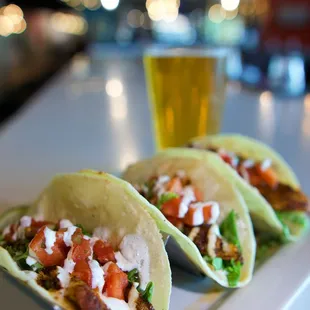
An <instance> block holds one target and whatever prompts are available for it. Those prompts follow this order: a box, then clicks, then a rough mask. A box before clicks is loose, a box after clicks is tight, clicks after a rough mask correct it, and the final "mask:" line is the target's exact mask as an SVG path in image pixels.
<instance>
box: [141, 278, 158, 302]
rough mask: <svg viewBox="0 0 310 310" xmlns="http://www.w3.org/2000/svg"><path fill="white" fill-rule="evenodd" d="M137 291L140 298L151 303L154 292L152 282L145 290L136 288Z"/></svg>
mask: <svg viewBox="0 0 310 310" xmlns="http://www.w3.org/2000/svg"><path fill="white" fill-rule="evenodd" d="M138 291H139V292H140V294H141V297H142V298H143V299H144V300H146V301H148V302H152V297H153V292H154V283H153V282H149V283H148V284H147V286H146V288H145V290H144V291H143V290H141V289H139V288H138Z"/></svg>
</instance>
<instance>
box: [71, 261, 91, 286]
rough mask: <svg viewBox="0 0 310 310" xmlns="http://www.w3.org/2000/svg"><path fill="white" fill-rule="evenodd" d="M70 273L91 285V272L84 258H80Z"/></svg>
mask: <svg viewBox="0 0 310 310" xmlns="http://www.w3.org/2000/svg"><path fill="white" fill-rule="evenodd" d="M72 275H73V276H74V277H76V278H78V279H80V280H82V281H84V282H85V283H86V284H87V285H88V286H90V287H91V283H92V272H91V269H90V267H89V264H88V263H87V261H86V260H80V261H78V262H77V263H76V264H75V266H74V270H73V273H72Z"/></svg>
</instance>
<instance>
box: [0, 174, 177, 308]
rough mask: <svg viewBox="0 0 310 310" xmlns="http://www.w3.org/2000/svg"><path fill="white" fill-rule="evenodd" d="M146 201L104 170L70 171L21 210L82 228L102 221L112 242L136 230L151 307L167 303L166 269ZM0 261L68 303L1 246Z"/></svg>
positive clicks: (35, 287)
mask: <svg viewBox="0 0 310 310" xmlns="http://www.w3.org/2000/svg"><path fill="white" fill-rule="evenodd" d="M148 207H149V203H148V202H147V201H146V200H145V199H144V198H143V197H141V196H140V195H139V193H138V192H137V191H136V190H135V189H134V188H133V187H132V186H131V185H130V184H129V183H127V182H125V181H123V180H120V179H118V178H116V177H113V176H111V175H109V174H107V173H100V175H98V176H96V175H90V174H86V173H75V174H67V175H59V176H56V177H55V178H54V179H53V180H52V182H51V183H50V184H49V186H48V187H47V188H46V189H45V190H44V191H43V192H42V194H41V195H40V197H39V198H38V200H37V201H36V202H35V203H34V204H33V205H32V206H31V207H30V209H29V212H27V214H29V215H41V216H43V218H44V219H48V220H49V221H52V222H57V221H58V220H60V219H64V218H65V219H69V220H70V221H71V222H73V223H74V224H81V225H83V227H84V228H85V229H86V230H88V231H93V229H95V228H96V227H106V228H108V229H109V230H110V231H111V236H112V237H111V238H110V239H109V240H108V241H110V242H111V243H112V245H118V244H119V243H120V242H121V240H122V238H123V237H124V236H125V235H128V234H138V235H140V236H142V237H143V238H144V240H145V241H146V243H147V245H148V248H149V256H150V280H151V281H152V282H153V283H154V294H153V299H152V305H153V306H154V308H155V309H163V310H164V309H169V298H170V293H171V271H170V266H169V261H168V257H167V253H166V251H165V248H164V243H163V240H162V236H161V234H160V232H159V230H158V228H157V225H156V223H155V221H154V220H153V219H152V217H151V216H150V215H149V214H148V212H146V211H145V209H147V208H148ZM0 223H1V217H0ZM0 266H2V267H4V268H5V269H7V270H8V271H9V273H10V274H12V275H13V276H14V277H16V278H18V279H20V280H21V281H24V282H25V283H27V284H28V285H29V286H30V287H31V288H32V289H33V290H35V291H36V292H37V293H39V294H40V295H41V296H42V297H43V298H45V299H46V300H49V301H51V302H54V303H56V304H58V305H60V306H62V307H64V308H65V309H72V305H70V304H69V303H68V302H67V301H66V300H65V299H64V298H63V297H61V296H60V295H59V294H53V293H50V292H48V291H46V290H45V289H44V288H42V287H40V286H39V285H38V284H37V283H36V282H35V281H34V280H29V278H28V277H27V276H26V273H25V272H24V271H21V270H20V268H19V267H18V265H17V264H16V263H15V261H14V260H13V259H12V258H11V256H10V255H9V253H8V252H7V251H6V250H5V249H4V248H2V247H0Z"/></svg>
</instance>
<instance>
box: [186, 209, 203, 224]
mask: <svg viewBox="0 0 310 310" xmlns="http://www.w3.org/2000/svg"><path fill="white" fill-rule="evenodd" d="M195 212H196V208H193V207H191V206H190V207H189V208H188V211H187V213H186V214H185V217H184V219H183V222H184V223H185V224H186V225H189V226H194V225H195V224H194V214H195ZM200 224H202V223H200Z"/></svg>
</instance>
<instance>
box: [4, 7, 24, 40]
mask: <svg viewBox="0 0 310 310" xmlns="http://www.w3.org/2000/svg"><path fill="white" fill-rule="evenodd" d="M26 28H27V23H26V21H25V20H24V13H23V11H22V9H21V8H20V7H19V6H17V5H15V4H9V5H8V6H5V7H2V8H0V36H4V37H7V36H9V35H11V34H12V33H16V34H19V33H22V32H24V31H25V30H26Z"/></svg>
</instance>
